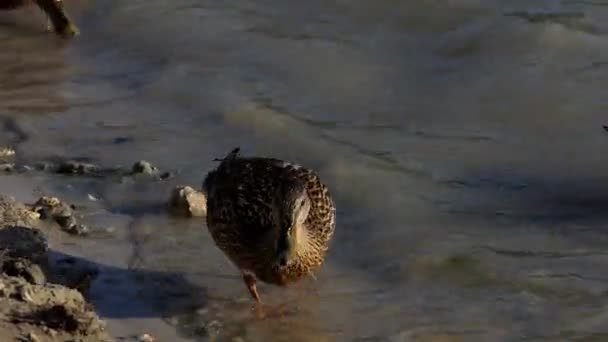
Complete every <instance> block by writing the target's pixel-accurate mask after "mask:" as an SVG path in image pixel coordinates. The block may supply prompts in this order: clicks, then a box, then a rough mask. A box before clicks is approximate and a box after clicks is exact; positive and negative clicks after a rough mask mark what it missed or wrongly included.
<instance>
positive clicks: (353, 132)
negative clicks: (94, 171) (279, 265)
mask: <svg viewBox="0 0 608 342" xmlns="http://www.w3.org/2000/svg"><path fill="white" fill-rule="evenodd" d="M66 3H67V4H68V5H67V6H68V8H69V9H70V11H71V13H72V15H73V16H74V18H75V20H76V21H77V23H78V24H79V26H80V28H81V31H82V35H81V37H79V38H78V39H77V40H75V41H73V42H70V43H65V42H61V41H58V40H57V39H54V38H53V37H51V36H49V35H48V34H44V33H43V29H44V22H43V21H40V20H39V19H40V17H39V16H37V14H36V11H35V10H23V11H19V12H13V13H2V14H0V42H1V43H0V44H1V45H2V46H3V47H4V48H3V49H2V51H0V116H1V118H2V120H3V123H4V131H3V132H2V137H1V138H0V143H3V144H4V143H10V144H13V145H14V146H15V147H16V149H17V151H18V154H19V155H20V158H22V159H23V160H26V161H27V160H38V159H48V158H53V157H69V158H76V157H80V158H88V159H90V160H92V161H94V162H96V163H99V164H103V165H129V164H131V163H132V162H134V161H136V160H139V159H146V160H150V161H152V162H153V163H155V164H156V165H158V166H159V168H161V169H165V170H173V171H175V172H176V175H177V176H176V178H175V179H173V180H171V181H169V182H167V183H162V184H159V183H153V184H149V183H145V182H144V183H140V182H135V183H128V182H127V183H120V182H116V181H109V180H100V179H93V180H91V179H74V178H61V179H58V178H51V177H48V176H44V175H40V176H38V177H36V178H35V181H36V182H37V184H39V189H35V190H36V191H42V192H52V193H54V194H60V195H61V196H63V197H65V198H66V199H68V200H71V201H73V202H76V203H81V204H83V205H87V206H88V207H89V210H90V215H89V216H87V219H88V220H89V221H90V223H91V224H92V225H97V226H111V227H112V228H113V229H114V230H113V233H112V234H109V236H105V235H104V234H98V235H99V236H97V235H94V236H97V238H95V239H93V240H87V242H79V241H76V242H72V243H71V244H70V246H72V247H69V248H68V247H64V249H65V248H68V249H69V250H70V251H71V252H72V253H74V254H77V255H80V256H82V257H83V258H84V259H87V260H90V261H93V262H96V263H99V264H101V265H103V267H105V269H106V272H105V273H104V272H102V276H101V277H100V279H98V280H97V281H96V282H95V283H94V285H93V290H92V293H93V298H94V301H95V302H96V305H97V306H98V307H99V308H100V312H101V314H102V315H103V316H104V317H106V318H108V319H110V321H111V328H112V327H113V326H114V327H119V326H121V324H122V326H129V325H130V324H136V325H137V324H139V325H137V327H138V328H137V329H142V330H144V329H157V330H158V328H159V326H158V324H157V323H155V322H157V321H155V320H157V319H158V318H162V320H163V322H164V323H163V324H164V325H163V327H165V328H166V329H165V328H163V329H164V330H163V331H164V333H166V334H167V335H166V336H168V337H165V339H169V340H171V339H172V338H173V337H170V336H171V332H172V331H175V332H177V334H179V335H180V336H182V337H183V338H185V339H193V340H200V341H205V340H207V339H209V338H210V336H216V338H217V339H219V340H227V341H230V340H231V339H232V338H234V337H241V338H243V339H244V340H245V341H268V340H276V341H283V340H285V341H287V340H296V341H297V340H302V341H522V340H525V341H555V340H572V341H575V340H576V341H599V340H602V339H606V338H608V328H607V327H606V325H605V324H604V323H605V321H606V319H608V300H607V297H606V294H607V293H608V276H606V275H605V272H603V270H605V269H607V267H608V248H607V247H606V246H607V243H608V231H607V230H606V229H608V225H606V222H607V221H608V182H606V180H607V178H606V176H605V175H606V174H607V172H606V171H608V155H607V154H606V153H605V152H604V149H603V147H604V146H608V135H607V134H606V133H605V132H604V131H603V130H602V127H601V126H602V124H604V123H606V117H605V114H606V110H607V109H608V102H607V100H606V99H607V98H606V96H605V91H604V87H603V85H604V84H606V82H608V69H607V67H608V64H607V63H608V41H607V40H606V33H607V32H608V24H607V23H608V20H606V19H607V18H608V7H606V6H602V5H601V4H600V3H595V2H591V1H548V0H547V1H508V2H506V1H502V2H501V1H483V2H482V1H466V0H456V1H440V0H438V1H425V2H415V3H411V2H406V1H386V0H380V1H369V0H367V1H363V0H357V1H349V2H346V1H329V2H328V1H314V0H313V1H308V2H305V3H297V4H296V3H293V2H291V3H287V2H281V1H276V0H256V1H222V2H217V1H206V0H196V1H195V0H189V1H186V0H181V1H180V0H176V1H172V2H169V1H160V0H147V1H144V0H132V1H128V2H127V1H81V2H77V3H76V2H75V1H66ZM522 13H523V14H522ZM526 13H527V14H526ZM539 13H540V14H542V13H550V14H552V15H549V16H547V15H545V16H542V15H539ZM117 138H118V139H119V140H118V141H117V140H116V139H117ZM235 146H241V148H242V149H243V151H244V153H246V154H260V155H270V156H274V157H279V158H287V159H290V160H294V161H297V162H298V163H300V164H303V165H306V166H309V167H312V168H315V169H316V170H318V172H319V173H320V175H321V176H322V178H323V180H324V181H325V182H326V183H327V184H328V185H329V186H330V189H331V190H332V193H333V195H334V197H335V199H336V203H337V207H338V226H337V232H336V236H335V241H334V244H333V246H332V249H331V253H330V255H329V256H328V259H327V262H326V264H325V265H324V267H323V268H322V270H321V271H320V272H319V274H318V275H317V280H316V281H313V280H306V281H304V282H302V283H301V284H298V285H296V286H295V287H294V288H293V289H288V290H284V289H277V288H273V287H268V286H263V287H262V290H261V291H262V296H263V297H264V298H266V299H267V301H269V302H270V303H272V304H275V305H284V306H286V307H287V308H288V309H289V310H290V313H289V314H288V315H286V316H285V317H284V318H282V319H277V320H268V321H263V322H259V321H256V320H254V319H252V317H251V315H250V313H249V302H248V301H247V299H248V298H247V297H246V292H245V289H244V286H243V284H242V283H241V281H240V279H239V278H238V276H237V273H236V272H235V270H234V269H233V268H232V267H231V265H230V264H229V263H228V262H227V261H226V259H225V258H224V257H223V256H222V255H221V253H220V252H219V251H218V250H217V249H216V248H215V247H214V246H213V244H212V242H211V240H210V237H209V235H208V233H207V232H206V229H205V227H204V223H203V220H178V219H171V218H168V217H167V215H166V213H165V212H164V209H163V207H162V205H163V202H164V201H165V200H166V199H167V196H168V192H169V189H170V188H171V187H172V186H173V185H176V184H182V183H184V184H191V185H193V186H196V187H198V186H199V184H200V182H201V180H202V178H203V176H204V174H205V173H206V172H207V170H209V168H211V167H213V165H214V164H213V163H212V159H213V158H216V157H220V156H223V155H224V154H225V153H227V151H229V150H230V149H231V148H233V147H235ZM8 184H11V185H10V187H9V186H8ZM2 185H3V186H4V188H5V189H3V192H11V193H13V194H16V195H18V196H23V197H25V198H30V197H32V198H33V196H34V193H35V192H36V191H34V190H31V189H28V188H24V189H26V190H18V189H22V188H20V187H18V186H17V185H15V183H13V182H12V181H11V182H6V183H2ZM24 192H26V193H25V194H24ZM30 192H31V194H30ZM88 194H93V195H94V196H96V197H98V198H99V199H100V200H99V201H97V202H91V201H89V200H88ZM70 248H71V249H70ZM117 283H118V284H120V286H119V285H117ZM108 289H111V290H112V291H113V292H112V295H108ZM121 291H124V293H123V292H121ZM108 297H110V298H108ZM149 320H151V321H149ZM120 322H122V323H120ZM125 322H126V323H125ZM133 322H136V323H133ZM112 324H114V325H112ZM119 330H120V329H119V328H116V331H119ZM127 330H128V329H127ZM117 334H118V333H117ZM218 334H219V335H218Z"/></svg>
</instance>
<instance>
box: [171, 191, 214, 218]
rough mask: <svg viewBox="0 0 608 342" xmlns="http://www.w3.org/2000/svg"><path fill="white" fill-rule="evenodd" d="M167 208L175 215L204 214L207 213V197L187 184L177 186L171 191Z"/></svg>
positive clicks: (190, 215)
mask: <svg viewBox="0 0 608 342" xmlns="http://www.w3.org/2000/svg"><path fill="white" fill-rule="evenodd" d="M169 209H170V210H171V212H172V213H174V214H176V215H185V216H189V217H195V216H205V215H207V197H206V196H205V194H203V193H202V192H199V191H196V190H194V189H193V188H191V187H189V186H178V187H176V188H174V189H173V191H172V192H171V197H170V198H169Z"/></svg>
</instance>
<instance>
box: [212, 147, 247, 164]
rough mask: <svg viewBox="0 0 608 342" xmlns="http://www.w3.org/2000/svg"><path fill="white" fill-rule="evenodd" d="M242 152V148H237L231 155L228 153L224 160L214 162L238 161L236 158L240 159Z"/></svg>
mask: <svg viewBox="0 0 608 342" xmlns="http://www.w3.org/2000/svg"><path fill="white" fill-rule="evenodd" d="M240 151H241V148H240V147H237V148H235V149H234V150H232V151H230V153H228V154H227V155H226V156H225V157H224V158H215V159H213V161H219V162H223V161H225V160H232V159H236V158H238V157H239V152H240Z"/></svg>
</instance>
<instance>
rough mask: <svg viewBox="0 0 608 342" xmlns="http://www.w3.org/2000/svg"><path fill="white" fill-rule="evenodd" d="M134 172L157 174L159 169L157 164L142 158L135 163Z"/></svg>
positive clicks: (132, 171)
mask: <svg viewBox="0 0 608 342" xmlns="http://www.w3.org/2000/svg"><path fill="white" fill-rule="evenodd" d="M131 173H132V174H146V175H155V174H157V173H158V169H157V168H156V166H154V165H152V164H150V163H149V162H147V161H145V160H140V161H138V162H136V163H135V164H133V168H132V170H131Z"/></svg>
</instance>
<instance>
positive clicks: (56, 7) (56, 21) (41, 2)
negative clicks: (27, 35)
mask: <svg viewBox="0 0 608 342" xmlns="http://www.w3.org/2000/svg"><path fill="white" fill-rule="evenodd" d="M31 2H34V3H35V4H36V5H37V6H38V7H40V9H42V10H43V11H44V12H45V13H46V14H47V16H48V19H49V25H48V26H49V28H52V29H53V30H54V31H55V33H56V34H58V35H60V36H63V37H73V36H76V35H78V34H79V33H80V31H79V30H78V27H76V25H75V24H74V23H73V22H72V20H70V18H69V17H68V16H67V14H66V12H65V10H64V9H63V0H0V10H14V9H17V8H20V7H24V6H27V5H29V4H30V3H31Z"/></svg>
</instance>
